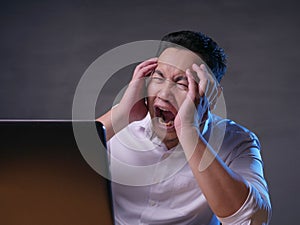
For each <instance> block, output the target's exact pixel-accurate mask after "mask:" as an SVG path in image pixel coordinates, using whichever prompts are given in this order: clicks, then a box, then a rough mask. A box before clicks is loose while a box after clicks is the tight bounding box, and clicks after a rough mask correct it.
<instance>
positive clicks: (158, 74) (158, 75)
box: [151, 70, 165, 81]
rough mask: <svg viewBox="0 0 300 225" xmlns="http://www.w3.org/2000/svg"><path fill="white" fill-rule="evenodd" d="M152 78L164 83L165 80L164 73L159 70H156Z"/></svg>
mask: <svg viewBox="0 0 300 225" xmlns="http://www.w3.org/2000/svg"><path fill="white" fill-rule="evenodd" d="M151 78H152V79H154V80H157V81H163V80H164V79H165V78H164V75H163V73H162V72H160V71H159V70H154V72H153V74H152V76H151Z"/></svg>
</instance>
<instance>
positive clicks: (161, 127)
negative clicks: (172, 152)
mask: <svg viewBox="0 0 300 225" xmlns="http://www.w3.org/2000/svg"><path fill="white" fill-rule="evenodd" d="M152 124H153V131H154V133H155V134H156V135H157V137H158V138H159V139H160V140H162V142H163V143H164V144H165V145H166V146H167V147H168V148H169V149H170V148H172V147H174V146H176V145H177V144H178V137H177V133H176V130H175V127H174V126H166V125H165V124H162V123H161V122H160V121H159V118H154V119H153V120H152Z"/></svg>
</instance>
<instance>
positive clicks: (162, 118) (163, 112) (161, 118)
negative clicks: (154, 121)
mask: <svg viewBox="0 0 300 225" xmlns="http://www.w3.org/2000/svg"><path fill="white" fill-rule="evenodd" d="M154 109H155V117H157V118H158V122H159V123H160V124H162V125H164V126H166V127H167V128H173V127H174V119H175V114H174V113H173V112H171V111H170V110H168V109H166V108H162V107H158V106H156V107H155V108H154Z"/></svg>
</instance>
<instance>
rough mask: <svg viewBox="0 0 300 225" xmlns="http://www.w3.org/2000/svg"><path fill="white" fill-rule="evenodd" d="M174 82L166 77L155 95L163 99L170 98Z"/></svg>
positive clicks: (167, 99) (168, 99)
mask: <svg viewBox="0 0 300 225" xmlns="http://www.w3.org/2000/svg"><path fill="white" fill-rule="evenodd" d="M173 86H174V83H173V82H172V81H170V80H168V79H166V80H165V82H164V83H163V84H162V85H161V88H160V90H159V91H158V94H157V96H158V97H159V98H160V99H162V100H164V101H170V99H171V98H172V96H173V94H172V89H173Z"/></svg>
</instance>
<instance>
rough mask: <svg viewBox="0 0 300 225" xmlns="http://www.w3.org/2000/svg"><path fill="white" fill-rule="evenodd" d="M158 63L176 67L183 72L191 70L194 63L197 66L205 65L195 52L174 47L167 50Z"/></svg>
mask: <svg viewBox="0 0 300 225" xmlns="http://www.w3.org/2000/svg"><path fill="white" fill-rule="evenodd" d="M158 62H160V63H165V64H168V65H171V66H174V67H176V68H177V69H179V70H182V71H186V69H188V68H191V67H192V65H193V64H194V63H196V64H197V65H200V64H202V63H204V61H203V60H202V59H201V58H200V57H199V56H198V55H197V54H195V53H194V52H192V51H190V50H188V49H182V48H174V47H170V48H167V49H165V50H164V51H163V52H162V53H161V54H160V56H159V57H158Z"/></svg>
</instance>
